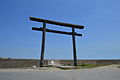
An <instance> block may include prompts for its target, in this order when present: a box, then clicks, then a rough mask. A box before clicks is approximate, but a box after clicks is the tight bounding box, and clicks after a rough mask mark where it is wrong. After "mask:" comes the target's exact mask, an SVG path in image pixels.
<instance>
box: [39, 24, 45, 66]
mask: <svg viewBox="0 0 120 80" xmlns="http://www.w3.org/2000/svg"><path fill="white" fill-rule="evenodd" d="M45 36H46V23H45V22H43V31H42V45H41V59H40V67H43V61H44V52H45Z"/></svg>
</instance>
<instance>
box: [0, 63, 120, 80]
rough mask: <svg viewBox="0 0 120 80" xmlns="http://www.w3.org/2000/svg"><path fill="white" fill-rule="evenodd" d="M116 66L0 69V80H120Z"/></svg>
mask: <svg viewBox="0 0 120 80" xmlns="http://www.w3.org/2000/svg"><path fill="white" fill-rule="evenodd" d="M117 67H118V65H110V66H103V67H97V68H93V69H76V70H60V69H57V68H43V69H41V70H39V69H36V70H34V69H0V80H120V68H117Z"/></svg>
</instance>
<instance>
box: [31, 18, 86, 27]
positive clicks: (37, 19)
mask: <svg viewBox="0 0 120 80" xmlns="http://www.w3.org/2000/svg"><path fill="white" fill-rule="evenodd" d="M29 18H30V20H32V21H37V22H45V23H49V24H54V25H60V26H66V27H74V28H78V29H83V28H84V26H82V25H75V24H69V23H63V22H57V21H52V20H46V19H40V18H35V17H29Z"/></svg>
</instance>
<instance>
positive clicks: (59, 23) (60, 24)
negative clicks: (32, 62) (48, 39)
mask: <svg viewBox="0 0 120 80" xmlns="http://www.w3.org/2000/svg"><path fill="white" fill-rule="evenodd" d="M29 18H30V20H32V21H37V22H43V27H40V28H36V27H32V30H36V31H42V45H41V58H40V67H42V66H43V61H44V51H45V36H46V32H51V33H58V34H66V35H72V40H73V58H74V66H77V56H76V42H75V36H82V34H78V33H76V32H75V28H77V29H83V28H84V26H82V25H75V24H69V23H62V22H57V21H51V20H46V19H40V18H35V17H29ZM46 23H48V24H54V25H59V26H64V27H70V28H72V32H64V31H56V30H50V29H47V28H46Z"/></svg>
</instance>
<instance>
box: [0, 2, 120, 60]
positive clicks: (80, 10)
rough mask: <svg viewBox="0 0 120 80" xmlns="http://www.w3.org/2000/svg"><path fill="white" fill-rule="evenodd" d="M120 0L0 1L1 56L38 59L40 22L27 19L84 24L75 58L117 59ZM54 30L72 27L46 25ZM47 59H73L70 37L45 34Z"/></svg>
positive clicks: (78, 39)
mask: <svg viewBox="0 0 120 80" xmlns="http://www.w3.org/2000/svg"><path fill="white" fill-rule="evenodd" d="M119 3H120V0H0V26H1V27H0V57H10V58H25V59H28V58H31V59H39V56H40V48H41V38H42V36H41V35H42V33H41V32H37V31H32V27H41V26H42V23H38V22H33V21H30V20H29V16H33V17H38V18H43V19H50V20H55V21H60V22H68V23H73V24H79V25H84V26H85V28H84V29H83V30H76V32H78V33H82V34H83V37H76V43H77V56H78V59H120V5H119ZM47 28H49V29H54V30H64V31H71V28H65V27H61V26H55V25H49V24H47ZM45 58H46V59H73V54H72V36H67V35H60V34H53V33H47V35H46V49H45Z"/></svg>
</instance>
